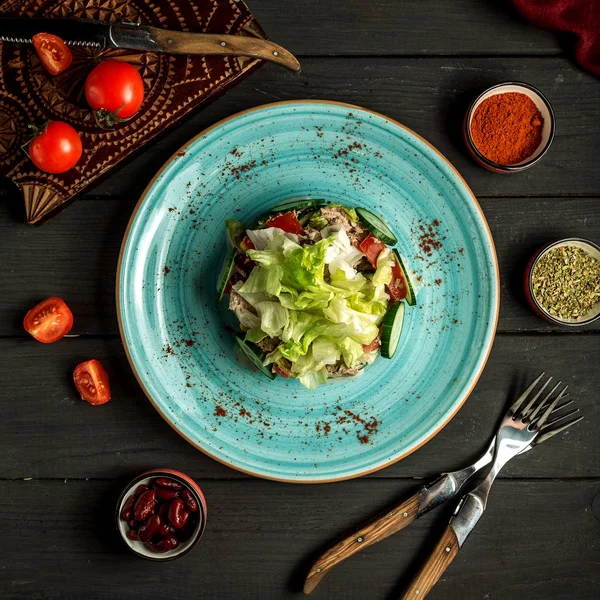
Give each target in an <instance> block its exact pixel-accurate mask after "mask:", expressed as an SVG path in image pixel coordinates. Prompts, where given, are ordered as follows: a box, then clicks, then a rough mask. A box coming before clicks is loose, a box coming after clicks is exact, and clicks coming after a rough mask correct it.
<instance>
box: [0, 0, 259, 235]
mask: <svg viewBox="0 0 600 600" xmlns="http://www.w3.org/2000/svg"><path fill="white" fill-rule="evenodd" d="M0 13H6V14H12V15H18V16H31V17H33V16H38V17H42V16H44V17H75V18H86V19H97V20H103V21H132V22H141V23H146V24H149V25H153V26H155V27H162V28H165V29H173V30H177V29H178V30H182V31H196V32H205V33H228V34H239V35H249V36H254V37H260V38H266V35H265V33H264V32H263V30H262V29H261V28H260V26H259V25H258V24H257V23H256V21H255V20H254V18H253V16H252V14H251V13H250V11H249V10H248V8H247V6H246V5H245V4H244V3H243V2H241V1H240V2H236V1H235V0H9V1H8V2H5V3H4V4H2V5H1V6H0ZM71 52H72V54H73V64H72V65H71V67H70V68H69V69H67V71H65V72H64V73H61V74H60V75H58V76H56V77H51V76H50V75H49V74H48V73H47V72H46V71H45V70H44V69H43V67H42V66H41V64H40V62H39V60H38V58H37V55H36V53H35V51H34V50H33V46H32V45H31V44H15V43H3V42H0V175H5V176H8V177H9V178H10V179H11V180H12V181H13V182H14V183H15V184H16V185H17V187H18V188H19V189H20V191H21V193H22V195H23V199H24V202H25V213H26V218H27V222H28V223H29V224H36V225H37V224H41V223H43V222H45V221H46V220H48V219H49V218H50V217H52V216H54V215H55V214H56V213H57V212H58V211H60V210H62V209H63V208H64V207H65V206H66V205H67V203H68V202H70V201H71V200H73V199H74V198H75V196H76V195H77V194H79V193H80V192H82V191H83V190H84V189H85V188H86V187H87V186H88V185H90V184H91V183H92V182H93V181H94V180H96V179H98V178H99V177H100V176H102V175H104V174H106V173H107V172H108V171H109V170H110V169H112V168H113V167H114V166H116V165H117V164H118V163H119V162H121V161H122V160H124V159H125V158H127V157H128V156H130V155H131V154H132V153H133V152H135V151H136V150H139V149H140V148H141V147H142V146H143V145H144V144H146V143H148V142H149V141H150V140H151V139H152V138H154V137H155V136H157V135H158V134H160V133H162V132H164V131H165V130H166V129H168V128H169V127H172V126H173V125H174V124H175V123H177V121H179V120H180V119H181V118H183V117H184V116H185V115H187V114H189V113H190V112H192V111H193V110H195V109H197V108H198V107H199V106H201V105H203V104H204V103H206V102H208V101H209V100H212V99H214V98H215V97H216V96H218V95H219V94H222V93H223V92H224V91H225V90H227V89H228V88H229V87H231V86H232V85H234V84H235V83H236V82H237V81H239V80H240V79H241V78H242V77H244V76H245V75H247V74H248V73H250V72H251V71H252V70H253V69H255V68H257V67H258V66H260V64H261V61H259V60H256V59H249V58H245V57H219V56H194V57H188V56H174V55H167V54H155V53H143V52H136V51H129V50H113V49H110V50H100V51H99V50H97V49H95V48H86V47H71ZM108 58H113V59H118V60H124V61H127V62H129V63H131V64H133V65H134V66H135V67H136V68H137V69H138V70H139V71H140V74H141V75H142V78H143V80H144V84H145V88H146V98H145V100H144V104H143V105H142V108H141V109H140V111H139V113H138V114H137V115H136V116H135V117H134V118H133V119H132V120H131V121H128V122H125V123H120V124H119V125H118V126H117V127H116V128H115V129H113V130H110V131H105V130H102V129H100V128H99V127H98V126H97V125H96V123H95V121H94V117H93V114H92V112H91V111H90V110H89V108H88V107H87V106H86V103H85V98H84V97H83V82H84V81H85V77H86V75H87V73H88V72H89V71H90V70H91V69H92V68H93V66H94V65H95V64H96V62H97V61H99V60H104V59H108ZM48 120H61V121H66V122H67V123H69V124H71V125H73V126H74V127H75V128H76V129H77V130H78V131H79V133H80V135H81V139H82V142H83V148H84V153H83V156H82V158H81V160H80V161H79V163H78V164H77V166H76V167H75V168H74V169H72V170H71V171H69V172H67V173H64V174H60V175H51V174H48V173H43V172H41V171H39V170H38V169H36V168H35V166H34V165H33V164H32V163H31V161H30V160H29V159H28V157H27V155H26V154H25V152H24V151H23V150H22V149H21V146H22V145H23V144H25V143H26V142H27V140H28V139H29V136H30V133H29V130H28V128H27V125H28V124H29V123H33V124H37V125H41V124H43V123H44V122H46V121H48Z"/></svg>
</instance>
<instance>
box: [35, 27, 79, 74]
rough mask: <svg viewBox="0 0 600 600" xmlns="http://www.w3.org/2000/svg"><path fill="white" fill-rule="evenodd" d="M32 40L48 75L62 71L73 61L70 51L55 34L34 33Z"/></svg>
mask: <svg viewBox="0 0 600 600" xmlns="http://www.w3.org/2000/svg"><path fill="white" fill-rule="evenodd" d="M32 40H33V47H34V48H35V51H36V52H37V55H38V56H39V57H40V61H41V62H42V65H43V66H44V69H46V71H48V73H50V75H58V74H59V73H62V72H63V71H64V70H65V69H67V68H68V67H69V65H70V64H71V63H72V62H73V56H72V55H71V51H70V50H69V48H68V46H67V45H66V44H65V43H64V42H63V41H62V40H61V39H60V38H59V37H58V36H57V35H52V34H51V33H36V34H35V35H34V36H33V38H32Z"/></svg>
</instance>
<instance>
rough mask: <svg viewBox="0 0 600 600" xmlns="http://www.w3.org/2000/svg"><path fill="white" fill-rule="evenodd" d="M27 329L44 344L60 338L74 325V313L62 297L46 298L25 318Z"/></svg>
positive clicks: (24, 323)
mask: <svg viewBox="0 0 600 600" xmlns="http://www.w3.org/2000/svg"><path fill="white" fill-rule="evenodd" d="M23 327H25V331H26V332H27V333H29V334H30V335H31V336H33V337H34V338H35V339H36V340H37V341H38V342H42V344H51V343H52V342H56V341H58V340H60V338H62V337H64V336H65V335H67V333H69V331H71V327H73V313H72V312H71V311H70V309H69V307H68V306H67V305H66V304H65V303H64V301H63V300H61V299H60V298H46V300H43V301H42V302H40V303H39V304H37V305H36V306H34V307H33V308H32V309H31V310H30V311H29V312H28V313H27V314H26V315H25V318H24V319H23Z"/></svg>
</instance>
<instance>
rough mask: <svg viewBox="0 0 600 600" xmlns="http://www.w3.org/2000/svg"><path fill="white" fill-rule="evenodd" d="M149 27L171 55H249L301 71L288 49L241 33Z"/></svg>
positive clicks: (164, 49) (156, 39) (153, 35)
mask: <svg viewBox="0 0 600 600" xmlns="http://www.w3.org/2000/svg"><path fill="white" fill-rule="evenodd" d="M148 29H149V30H150V34H151V36H152V38H153V39H154V41H155V42H156V43H157V44H158V45H159V46H160V47H161V48H162V49H163V51H165V52H171V53H172V54H203V55H220V56H251V57H253V58H260V59H261V60H267V61H269V62H272V63H276V64H278V65H281V66H282V67H286V68H287V69H290V71H299V70H300V63H299V62H298V60H297V59H296V57H295V56H294V55H293V54H292V53H291V52H288V51H287V50H286V49H285V48H282V47H281V46H279V45H278V44H274V43H273V42H269V41H267V40H261V39H259V38H255V37H249V36H241V35H217V34H212V33H188V32H185V31H168V30H166V29H160V28H157V27H149V28H148Z"/></svg>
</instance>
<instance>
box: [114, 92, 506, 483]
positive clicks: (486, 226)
mask: <svg viewBox="0 0 600 600" xmlns="http://www.w3.org/2000/svg"><path fill="white" fill-rule="evenodd" d="M293 104H295V105H297V104H325V105H329V106H340V107H343V108H348V109H350V110H357V111H359V110H360V111H363V112H366V113H370V114H372V115H374V116H376V117H379V118H382V119H384V120H385V121H388V122H389V123H391V124H392V125H395V126H396V127H399V128H400V129H403V130H404V131H407V132H408V133H410V134H411V135H414V136H415V137H416V138H417V139H418V140H420V141H421V142H423V143H424V144H425V145H426V146H427V147H429V149H430V150H432V151H433V152H434V153H435V154H436V155H437V156H438V157H439V158H440V159H441V160H442V161H443V162H444V163H445V164H446V166H447V167H448V168H449V169H450V170H451V171H452V172H453V173H454V175H455V176H456V177H457V178H458V180H459V181H460V182H461V183H462V184H463V185H464V187H465V189H466V190H467V192H468V193H469V195H470V196H471V200H472V201H473V204H474V206H475V208H476V209H477V211H478V212H479V215H480V217H481V219H482V221H483V225H484V229H485V233H486V234H487V238H488V242H489V245H490V249H491V253H492V258H493V261H492V264H493V267H494V272H495V275H496V277H495V284H496V286H495V287H496V303H495V304H496V306H495V310H494V311H493V312H494V314H493V327H492V331H491V336H490V340H489V343H488V347H487V349H486V352H485V356H484V357H483V361H482V362H481V366H480V368H479V371H478V372H477V373H476V374H475V377H474V379H473V382H472V384H471V386H470V387H469V389H468V390H466V391H465V392H464V394H463V397H462V398H460V400H459V402H458V404H457V405H456V407H455V408H454V410H453V411H452V412H451V413H450V414H449V415H448V416H447V418H446V419H445V420H444V421H443V422H442V423H440V424H439V425H438V426H437V428H436V429H435V430H434V431H432V432H431V433H430V434H429V435H428V436H427V437H426V438H425V439H424V440H422V441H421V442H420V443H419V444H417V445H416V446H414V447H413V448H410V449H409V450H407V451H406V452H403V453H402V454H400V455H399V456H397V457H395V458H394V459H393V460H389V461H388V462H386V463H384V464H381V465H378V466H376V467H373V468H370V469H365V470H362V471H360V472H357V473H352V474H350V475H344V476H342V477H332V478H330V479H300V478H293V479H291V478H286V477H274V476H272V475H266V474H264V473H258V472H256V471H252V470H250V469H245V468H243V467H241V466H239V465H236V464H234V463H231V462H227V461H226V460H224V459H222V458H220V457H217V456H215V455H213V454H212V453H211V452H210V451H208V450H207V449H205V448H202V447H201V446H200V445H199V444H198V443H197V442H195V441H193V440H192V439H190V438H189V437H188V436H187V435H186V434H185V433H183V432H182V431H180V430H179V429H178V428H177V427H176V426H175V424H174V423H173V422H171V421H170V420H169V419H168V418H167V415H166V414H165V413H163V411H162V410H161V409H160V408H159V406H158V405H157V404H156V402H155V401H154V399H153V398H152V396H151V394H150V392H149V391H148V389H147V388H146V386H145V384H144V382H143V381H142V378H141V377H140V374H139V372H138V370H137V368H136V366H135V364H134V362H133V358H132V356H131V353H130V351H129V345H128V342H127V339H126V337H125V331H124V327H123V322H122V318H121V315H122V310H121V300H120V296H121V286H120V281H121V270H122V268H123V255H124V253H125V246H126V245H127V241H128V238H129V234H130V231H131V227H132V226H133V223H134V221H135V219H136V217H137V214H138V211H139V210H140V208H141V206H142V203H143V202H144V200H145V199H146V196H147V195H148V193H149V191H150V189H151V188H152V187H153V186H154V184H155V183H156V180H157V179H158V178H159V177H160V176H161V175H162V173H163V172H164V171H165V170H166V169H167V168H168V167H169V166H170V165H171V164H172V162H173V161H174V160H176V159H177V158H178V157H179V156H181V153H182V152H184V151H185V150H186V149H187V148H188V147H189V146H191V145H192V144H193V143H194V142H196V140H198V139H199V138H201V137H202V136H204V135H206V134H208V133H210V132H211V131H212V130H213V129H216V128H217V127H220V126H221V125H224V124H226V123H228V122H229V121H231V120H233V119H237V118H239V117H243V116H245V115H247V114H251V113H254V112H258V111H261V110H266V109H269V108H274V107H278V106H289V105H293ZM115 296H116V308H117V322H118V325H119V335H120V337H121V343H122V344H123V348H124V350H125V355H126V356H127V361H128V362H129V366H130V368H131V370H132V371H133V374H134V376H135V378H136V380H137V382H138V384H139V386H140V387H141V389H142V391H143V392H144V394H145V396H146V398H147V399H148V400H149V401H150V403H151V404H152V406H153V407H154V409H155V410H156V412H157V413H158V414H159V415H160V416H161V417H162V419H163V420H164V421H165V422H166V423H167V424H168V425H169V426H170V427H171V429H173V430H174V431H175V432H177V434H178V435H179V436H181V437H182V438H183V439H184V440H186V441H187V442H188V443H189V444H191V445H192V446H193V447H194V448H196V449H197V450H200V452H202V453H203V454H205V455H206V456H208V457H210V458H212V459H213V460H215V461H217V462H219V463H221V464H223V465H225V466H227V467H229V468H231V469H235V470H236V471H238V472H241V473H244V474H246V475H250V476H252V477H258V478H260V479H267V480H270V481H279V482H282V483H295V484H315V485H316V484H322V483H334V482H337V481H348V480H351V479H358V478H359V477H364V476H365V475H369V474H371V473H375V472H377V471H381V470H382V469H385V468H387V467H389V466H391V465H393V464H395V463H397V462H399V461H401V460H403V459H404V458H406V457H407V456H409V455H411V454H412V453H413V452H416V451H417V450H418V449H419V448H421V447H422V446H424V445H425V444H427V443H428V442H429V441H431V440H432V439H433V438H434V437H435V436H436V435H437V434H438V433H439V432H440V431H441V430H442V429H443V428H444V427H446V425H448V423H450V421H451V420H452V419H453V418H454V417H455V416H456V413H458V411H459V410H460V409H461V408H462V406H463V405H464V403H465V402H466V401H467V399H468V398H469V396H470V395H471V393H472V392H473V389H474V388H475V386H476V385H477V383H478V381H479V379H480V377H481V374H482V373H483V370H484V369H485V366H486V364H487V361H488V359H489V356H490V352H491V350H492V347H493V345H494V340H495V338H496V332H497V329H498V317H499V314H500V269H499V265H498V255H497V253H496V246H495V244H494V238H493V237H492V232H491V230H490V226H489V223H488V222H487V219H486V218H485V213H484V212H483V209H482V208H481V205H480V204H479V201H478V200H477V197H476V196H475V194H474V193H473V190H471V187H470V186H469V184H468V183H467V182H466V181H465V179H464V177H463V176H462V175H461V174H460V173H459V171H458V170H457V168H456V167H455V166H454V165H453V164H452V163H451V162H450V160H449V159H448V158H446V157H445V156H444V155H443V154H442V153H441V152H440V151H439V150H438V149H437V148H436V147H435V146H433V145H432V144H431V143H430V142H428V141H427V140H426V139H425V138H423V137H422V136H421V135H419V134H418V133H416V132H415V131H413V130H412V129H411V128H410V127H407V126H406V125H403V124H402V123H400V122H399V121H396V120H395V119H392V118H390V117H388V116H386V115H384V114H382V113H379V112H377V111H374V110H371V109H369V108H364V107H362V106H358V105H356V104H349V103H347V102H338V101H336V100H314V99H299V100H282V101H279V102H269V103H267V104H261V105H259V106H254V107H252V108H248V109H246V110H243V111H240V112H237V113H234V114H233V115H230V116H228V117H225V118H224V119H221V120H220V121H217V122H216V123H213V124H212V125H210V126H209V127H206V128H205V129H203V130H202V131H200V132H199V133H198V134H196V135H195V136H194V137H192V138H190V139H189V140H188V141H187V142H185V143H184V144H183V145H182V146H181V147H180V148H178V149H177V150H176V151H175V152H174V153H173V154H172V155H171V156H170V157H169V158H168V159H167V160H166V161H165V163H164V164H163V165H162V167H161V168H160V169H159V170H158V171H157V172H156V174H155V175H154V176H153V177H152V179H151V180H150V182H149V183H148V185H147V186H146V187H145V188H144V191H143V192H142V194H141V195H140V197H139V199H138V201H137V202H136V205H135V207H134V208H133V211H132V213H131V216H130V217H129V221H128V223H127V227H126V228H125V232H124V233H123V240H122V242H121V248H120V250H119V258H118V261H117V271H116V285H115Z"/></svg>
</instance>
